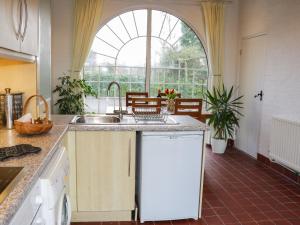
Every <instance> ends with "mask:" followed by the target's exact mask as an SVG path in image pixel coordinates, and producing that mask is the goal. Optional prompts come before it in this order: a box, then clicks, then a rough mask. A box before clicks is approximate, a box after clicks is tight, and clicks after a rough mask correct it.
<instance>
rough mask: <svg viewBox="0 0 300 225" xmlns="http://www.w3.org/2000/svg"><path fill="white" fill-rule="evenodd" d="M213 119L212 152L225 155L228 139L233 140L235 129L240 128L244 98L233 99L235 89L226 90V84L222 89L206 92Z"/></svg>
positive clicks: (209, 121)
mask: <svg viewBox="0 0 300 225" xmlns="http://www.w3.org/2000/svg"><path fill="white" fill-rule="evenodd" d="M206 97H207V100H206V102H207V103H208V105H209V107H208V110H209V111H210V112H211V117H210V118H209V120H208V125H209V126H211V127H212V129H213V136H212V139H211V145H212V150H213V152H214V153H224V152H225V149H226V146H227V140H228V138H233V136H234V131H235V128H236V127H238V126H239V116H242V114H241V113H240V112H239V109H241V108H243V107H242V104H243V103H242V102H241V101H240V100H241V98H242V97H243V96H239V97H237V98H234V97H233V87H231V88H230V90H229V91H228V90H226V88H225V86H224V84H223V86H222V87H221V88H215V87H214V88H213V90H212V91H211V92H210V91H207V92H206Z"/></svg>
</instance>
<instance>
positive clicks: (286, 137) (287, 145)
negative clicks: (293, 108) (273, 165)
mask: <svg viewBox="0 0 300 225" xmlns="http://www.w3.org/2000/svg"><path fill="white" fill-rule="evenodd" d="M270 158H271V160H274V161H275V162H278V163H280V164H282V165H285V166H287V167H289V168H291V169H293V170H296V171H298V172H300V119H299V118H297V117H295V116H293V117H292V116H285V117H273V119H272V130H271V143H270Z"/></svg>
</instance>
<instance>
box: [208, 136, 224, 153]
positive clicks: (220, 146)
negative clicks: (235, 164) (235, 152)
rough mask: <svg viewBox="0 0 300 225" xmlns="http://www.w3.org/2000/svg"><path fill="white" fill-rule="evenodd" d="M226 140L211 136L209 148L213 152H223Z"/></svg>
mask: <svg viewBox="0 0 300 225" xmlns="http://www.w3.org/2000/svg"><path fill="white" fill-rule="evenodd" d="M226 146H227V140H224V139H215V138H211V148H212V151H213V153H217V154H223V153H224V152H225V150H226Z"/></svg>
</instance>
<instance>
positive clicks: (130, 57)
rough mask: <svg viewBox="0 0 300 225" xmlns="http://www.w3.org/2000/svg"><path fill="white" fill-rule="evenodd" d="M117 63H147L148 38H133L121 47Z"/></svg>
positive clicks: (138, 64)
mask: <svg viewBox="0 0 300 225" xmlns="http://www.w3.org/2000/svg"><path fill="white" fill-rule="evenodd" d="M117 65H122V66H142V67H144V66H145V65H146V38H145V37H140V38H137V39H133V40H131V41H130V42H128V43H127V44H126V45H124V46H123V48H122V49H121V51H120V53H119V55H118V59H117Z"/></svg>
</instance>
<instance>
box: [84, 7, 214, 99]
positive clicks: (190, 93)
mask: <svg viewBox="0 0 300 225" xmlns="http://www.w3.org/2000/svg"><path fill="white" fill-rule="evenodd" d="M83 77H84V79H86V80H87V81H88V83H89V84H91V85H92V86H93V87H94V88H95V89H96V90H97V92H98V95H99V96H100V97H106V96H107V86H108V84H109V82H111V81H113V80H116V81H118V82H119V83H120V85H121V90H122V96H123V97H124V96H125V93H126V92H127V91H148V92H149V93H150V96H156V95H157V92H158V89H161V90H164V89H165V88H175V89H176V91H177V92H180V93H181V95H182V97H184V98H202V97H203V93H204V91H205V90H206V89H207V86H208V84H207V82H208V66H207V57H206V53H205V50H204V48H203V45H202V43H201V41H200V39H199V38H198V37H197V35H196V34H195V32H194V31H193V30H192V29H191V28H190V27H189V26H188V25H187V24H186V23H185V22H183V21H182V20H181V19H179V18H177V17H175V16H173V15H170V14H168V13H166V12H162V11H157V10H150V9H142V10H134V11H129V12H126V13H124V14H121V15H119V16H117V17H115V18H113V19H112V20H110V21H109V22H108V23H107V24H105V25H104V26H103V27H102V28H101V29H100V30H99V32H98V33H97V34H96V37H95V39H94V42H93V45H92V48H91V52H90V54H89V57H88V59H87V61H86V63H85V67H84V69H83Z"/></svg>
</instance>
